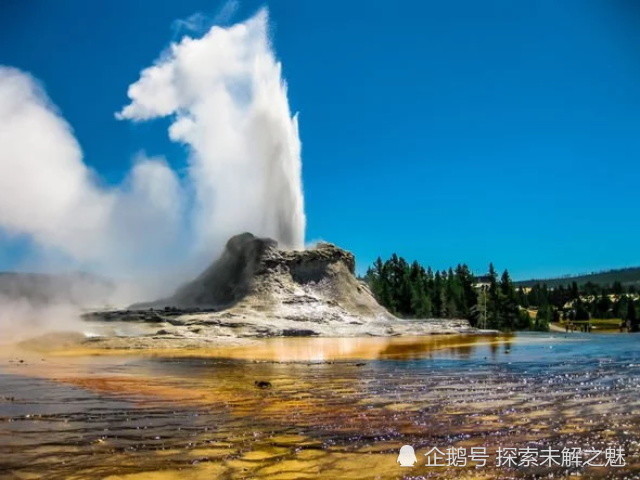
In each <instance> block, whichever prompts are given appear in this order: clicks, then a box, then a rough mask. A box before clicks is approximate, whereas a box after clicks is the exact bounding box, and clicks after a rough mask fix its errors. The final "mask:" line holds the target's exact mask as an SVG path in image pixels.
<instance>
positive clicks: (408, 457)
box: [397, 445, 418, 467]
mask: <svg viewBox="0 0 640 480" xmlns="http://www.w3.org/2000/svg"><path fill="white" fill-rule="evenodd" d="M397 461H398V463H399V464H400V466H401V467H413V465H414V464H415V463H416V462H417V461H418V459H417V458H416V452H415V451H414V450H413V447H412V446H411V445H403V446H402V447H401V448H400V455H398V460H397Z"/></svg>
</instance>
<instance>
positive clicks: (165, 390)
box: [0, 333, 640, 480]
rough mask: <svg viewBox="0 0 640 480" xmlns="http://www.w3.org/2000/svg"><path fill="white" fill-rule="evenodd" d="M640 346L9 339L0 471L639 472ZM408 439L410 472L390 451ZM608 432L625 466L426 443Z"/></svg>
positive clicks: (244, 474)
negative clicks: (145, 347) (428, 457)
mask: <svg viewBox="0 0 640 480" xmlns="http://www.w3.org/2000/svg"><path fill="white" fill-rule="evenodd" d="M639 347H640V337H639V336H636V335H626V334H625V335H596V334H576V333H574V334H569V335H564V334H518V335H515V336H496V337H490V336H489V337H488V336H433V337H422V338H392V339H389V338H384V339H381V338H366V339H319V338H310V339H301V338H288V339H270V340H261V341H257V342H254V343H252V344H251V345H249V346H235V347H227V348H220V349H215V350H213V349H208V350H203V349H201V350H187V351H179V350H158V351H154V352H147V354H145V355H141V354H139V353H138V354H135V355H134V354H131V353H129V352H124V351H121V352H117V351H116V352H111V354H109V355H104V354H101V355H97V353H104V352H91V351H67V352H65V353H66V355H59V354H57V355H52V354H35V353H33V352H32V353H28V352H16V351H9V350H5V354H4V356H3V357H2V359H1V363H0V477H2V478H16V479H17V478H20V479H23V478H47V479H74V478H78V479H79V478H109V479H138V478H139V479H178V478H180V479H217V478H219V479H242V478H247V479H249V478H256V479H260V478H265V479H266V478H268V479H276V480H277V479H304V478H327V479H337V478H347V479H374V478H381V479H396V478H397V479H401V478H405V479H418V478H533V477H535V476H540V475H544V476H545V478H546V477H547V476H554V477H555V478H573V477H574V476H575V477H577V476H578V475H582V478H625V477H626V478H640V461H639V458H640V457H639V450H640V448H639V446H638V441H639V440H640V395H639V393H640V392H639V390H638V388H639V387H640V348H639ZM20 360H22V362H20ZM256 381H258V382H261V381H262V382H270V386H268V385H266V384H263V385H262V386H264V387H266V388H259V387H258V386H256V384H255V382H256ZM404 444H410V445H413V446H414V447H415V449H416V452H417V453H418V457H419V463H418V464H417V465H416V466H415V467H413V468H403V467H400V466H398V464H397V463H396V459H397V456H398V449H399V448H400V446H402V445H404ZM609 445H620V446H622V447H623V449H624V451H625V454H626V463H627V465H626V466H625V467H623V468H614V469H612V468H608V469H604V468H592V467H590V468H587V469H582V468H574V469H573V470H570V471H569V470H566V469H565V468H560V467H555V468H553V469H549V468H541V467H538V468H535V467H530V468H519V469H506V468H496V467H495V466H493V463H495V462H494V458H491V459H490V462H489V465H488V466H486V467H483V468H474V467H473V466H471V465H470V466H467V467H464V468H463V467H456V468H454V467H442V468H434V467H426V466H424V462H423V460H422V456H421V454H422V453H425V452H426V451H428V450H429V449H430V448H431V447H433V446H437V447H440V448H441V449H445V448H446V447H448V446H458V447H471V446H485V447H487V449H488V451H489V452H495V450H496V449H497V448H498V447H500V446H502V447H505V446H508V447H525V446H533V447H535V448H542V447H544V446H552V447H553V448H563V447H565V446H568V447H581V448H587V447H594V448H605V447H607V446H609Z"/></svg>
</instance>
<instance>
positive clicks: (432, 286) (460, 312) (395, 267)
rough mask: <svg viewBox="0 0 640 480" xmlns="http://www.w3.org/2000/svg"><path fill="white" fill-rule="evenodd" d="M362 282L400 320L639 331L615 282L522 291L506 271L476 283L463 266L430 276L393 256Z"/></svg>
mask: <svg viewBox="0 0 640 480" xmlns="http://www.w3.org/2000/svg"><path fill="white" fill-rule="evenodd" d="M364 280H365V281H366V282H367V283H368V284H369V287H370V288H371V291H372V293H373V294H374V296H375V297H376V299H377V300H378V301H379V302H380V303H381V304H382V305H383V306H385V307H386V308H387V309H388V310H389V311H390V312H391V313H393V314H394V315H397V316H399V317H404V318H434V317H435V318H466V319H468V320H469V321H470V323H471V325H473V326H477V327H481V328H490V329H497V330H503V331H513V330H540V331H546V330H548V329H549V323H550V322H552V321H559V320H562V319H564V320H576V321H579V320H585V319H589V318H620V319H622V320H623V321H628V322H629V324H630V325H631V326H632V329H633V330H635V331H637V330H638V328H639V327H640V326H639V325H638V315H637V313H638V306H637V303H638V302H637V295H636V290H635V288H634V287H629V288H624V287H623V286H622V285H621V284H620V283H619V282H616V283H614V284H613V285H612V286H611V287H603V286H598V285H594V284H589V283H587V284H585V285H583V286H578V285H577V284H575V283H574V284H572V285H570V286H566V287H565V286H558V287H555V288H548V287H547V286H546V285H535V286H534V287H533V288H530V289H525V288H522V287H518V286H516V285H515V284H514V283H513V281H512V280H511V277H510V275H509V272H508V271H507V270H504V272H503V273H502V274H501V275H500V276H498V273H497V272H496V270H495V268H494V266H493V264H490V265H489V269H488V274H487V275H483V276H479V277H478V276H476V275H474V274H473V272H472V271H471V270H470V269H469V267H468V266H467V265H465V264H459V265H458V266H457V267H455V268H449V269H448V270H442V271H438V270H435V271H434V270H433V269H431V267H427V268H425V267H423V266H422V265H421V264H419V263H418V262H417V261H414V262H412V263H409V262H407V261H406V260H405V259H404V258H402V257H400V256H398V255H396V254H393V255H392V256H391V257H390V258H389V259H388V260H385V261H383V260H382V259H381V258H378V259H377V260H376V261H375V262H374V264H373V265H372V266H371V267H370V268H369V269H368V270H367V272H366V274H365V276H364ZM612 298H613V299H612ZM528 309H531V310H532V311H536V314H535V315H530V314H529V311H528Z"/></svg>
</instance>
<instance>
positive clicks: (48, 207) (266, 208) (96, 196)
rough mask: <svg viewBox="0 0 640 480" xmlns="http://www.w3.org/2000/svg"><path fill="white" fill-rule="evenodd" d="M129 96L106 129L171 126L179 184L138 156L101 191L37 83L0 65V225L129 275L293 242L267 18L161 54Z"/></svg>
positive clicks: (292, 181) (299, 214) (296, 189)
mask: <svg viewBox="0 0 640 480" xmlns="http://www.w3.org/2000/svg"><path fill="white" fill-rule="evenodd" d="M128 96H129V98H130V100H131V102H130V103H129V104H128V105H126V106H125V107H124V108H123V109H122V110H121V111H120V112H119V113H117V114H116V117H117V118H118V119H127V120H133V121H143V120H149V119H153V118H158V117H170V118H171V126H170V128H169V132H168V133H169V137H170V138H171V140H173V141H175V142H180V143H182V144H184V145H185V146H186V147H187V149H188V170H187V174H186V176H185V177H184V178H180V177H179V176H178V175H177V174H176V172H175V171H173V170H172V169H171V168H170V167H169V166H168V164H167V162H166V161H165V160H164V159H163V158H147V157H145V156H143V155H141V156H139V157H138V158H136V159H135V164H134V166H133V168H132V170H131V171H130V172H129V174H128V176H127V179H126V180H125V181H124V182H123V184H122V185H117V186H112V187H103V186H101V185H100V184H99V183H98V182H97V181H96V180H95V177H96V175H95V174H94V172H92V171H91V170H90V168H89V167H88V166H87V164H86V163H85V162H84V160H83V157H82V152H81V149H80V146H79V145H78V142H77V141H76V139H75V137H74V135H73V131H72V129H71V127H70V126H69V124H68V123H67V122H66V121H65V120H64V119H63V118H62V117H61V116H60V114H59V112H58V111H57V110H56V109H55V107H54V106H53V105H52V103H51V102H50V101H49V99H48V98H47V96H46V94H45V93H44V91H43V89H42V88H41V87H40V86H39V85H38V83H37V82H36V81H35V80H34V79H33V78H32V77H31V76H29V75H28V74H27V73H25V72H22V71H19V70H17V69H13V68H9V67H0V229H2V230H4V231H5V232H8V233H14V234H21V235H26V236H29V237H30V238H31V239H33V240H34V241H35V242H36V243H37V244H38V245H40V246H41V247H43V248H45V249H48V250H51V251H53V252H58V253H59V252H62V253H63V254H64V255H65V256H66V257H67V258H68V259H69V260H70V261H72V262H73V265H74V266H76V267H78V266H80V267H82V268H89V269H92V270H94V271H98V272H105V273H109V274H117V275H122V274H126V275H130V276H133V277H137V278H144V277H145V276H155V277H157V276H158V275H157V274H158V272H165V273H167V272H171V271H172V269H175V268H176V266H177V265H179V264H189V262H191V263H194V261H195V260H196V259H201V260H204V259H205V258H206V261H207V262H209V261H210V260H211V256H212V255H214V254H215V253H218V252H219V251H220V249H221V246H222V245H223V242H224V241H225V240H226V239H227V238H229V237H230V236H232V235H234V234H236V233H238V232H241V231H251V232H253V233H255V234H257V235H261V236H269V237H272V238H275V239H277V240H278V241H279V242H280V243H281V244H283V245H284V246H288V247H292V248H298V247H302V246H303V242H304V228H305V218H304V213H303V196H302V186H301V161H300V141H299V137H298V124H297V118H296V117H295V116H292V115H291V113H290V109H289V104H288V101H287V92H286V85H285V83H284V81H283V79H282V74H281V65H280V63H279V62H277V60H276V58H275V55H274V52H273V49H272V47H271V44H270V42H269V37H268V15H267V12H266V10H261V11H259V12H258V13H257V14H256V15H255V16H254V17H252V18H250V19H249V20H247V21H245V22H243V23H239V24H237V25H234V26H231V27H229V28H221V27H217V26H214V27H213V28H211V30H209V31H208V32H207V33H206V34H205V35H204V36H203V37H202V38H191V37H185V38H183V39H182V40H181V41H179V42H178V43H173V44H171V45H170V47H169V49H168V50H167V51H166V52H164V53H163V54H162V55H161V56H160V58H159V59H158V60H157V61H156V62H155V64H154V65H152V66H150V67H148V68H146V69H144V70H142V72H141V75H140V79H139V80H138V81H137V82H135V83H133V84H132V85H130V87H129V90H128ZM190 195H193V198H190ZM176 252H179V253H178V254H176ZM201 267H202V265H199V267H198V268H201ZM181 280H182V279H181V278H176V279H175V281H174V282H173V283H177V282H179V281H181ZM163 284H164V285H165V287H166V286H167V282H166V279H163ZM169 285H171V282H169ZM171 286H173V285H171Z"/></svg>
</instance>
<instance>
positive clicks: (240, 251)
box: [94, 233, 471, 336]
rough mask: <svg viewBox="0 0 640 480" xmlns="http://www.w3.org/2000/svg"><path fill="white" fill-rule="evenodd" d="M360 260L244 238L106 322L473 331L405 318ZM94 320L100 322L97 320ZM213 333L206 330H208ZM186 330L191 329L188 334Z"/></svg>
mask: <svg viewBox="0 0 640 480" xmlns="http://www.w3.org/2000/svg"><path fill="white" fill-rule="evenodd" d="M354 272H355V259H354V257H353V255H352V254H351V253H349V252H347V251H345V250H342V249H340V248H338V247H336V246H335V245H332V244H330V243H320V244H318V245H316V246H315V247H314V248H311V249H307V250H301V251H291V250H281V249H279V248H278V246H277V243H276V242H275V241H274V240H271V239H268V238H258V237H255V236H254V235H252V234H250V233H243V234H241V235H237V236H235V237H233V238H231V239H230V240H229V241H228V243H227V245H226V248H225V250H224V252H223V254H222V255H221V257H220V258H219V259H218V260H217V261H216V262H214V263H213V264H212V265H211V266H210V267H209V268H207V269H206V270H205V271H204V272H203V273H202V274H201V275H200V276H198V278H196V279H195V280H193V281H192V282H189V283H187V284H186V285H184V286H182V287H180V288H179V289H178V290H177V291H176V292H175V294H174V295H172V296H171V297H169V298H166V299H162V300H158V301H154V302H150V303H141V304H137V305H133V306H132V307H131V310H128V311H126V312H102V313H100V314H99V316H100V318H101V319H103V320H122V319H126V320H141V321H145V322H158V323H164V326H163V328H162V329H160V330H158V333H159V334H160V335H180V336H184V335H210V336H214V335H215V336H276V335H280V336H282V335H284V336H310V335H322V336H362V335H376V336H377V335H400V334H406V335H410V334H414V335H421V334H426V333H455V332H461V331H471V329H470V327H469V324H468V322H467V321H466V320H419V321H417V320H401V319H398V318H396V317H394V316H393V315H391V314H390V313H389V312H388V311H387V310H386V309H384V308H383V307H382V306H381V305H379V304H378V302H377V301H376V300H375V298H374V297H373V295H372V294H371V292H370V291H369V288H368V287H367V286H366V284H364V283H362V282H360V281H359V280H358V279H357V278H356V277H355V275H354ZM94 318H95V316H94ZM203 327H206V328H203ZM185 328H186V330H185Z"/></svg>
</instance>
